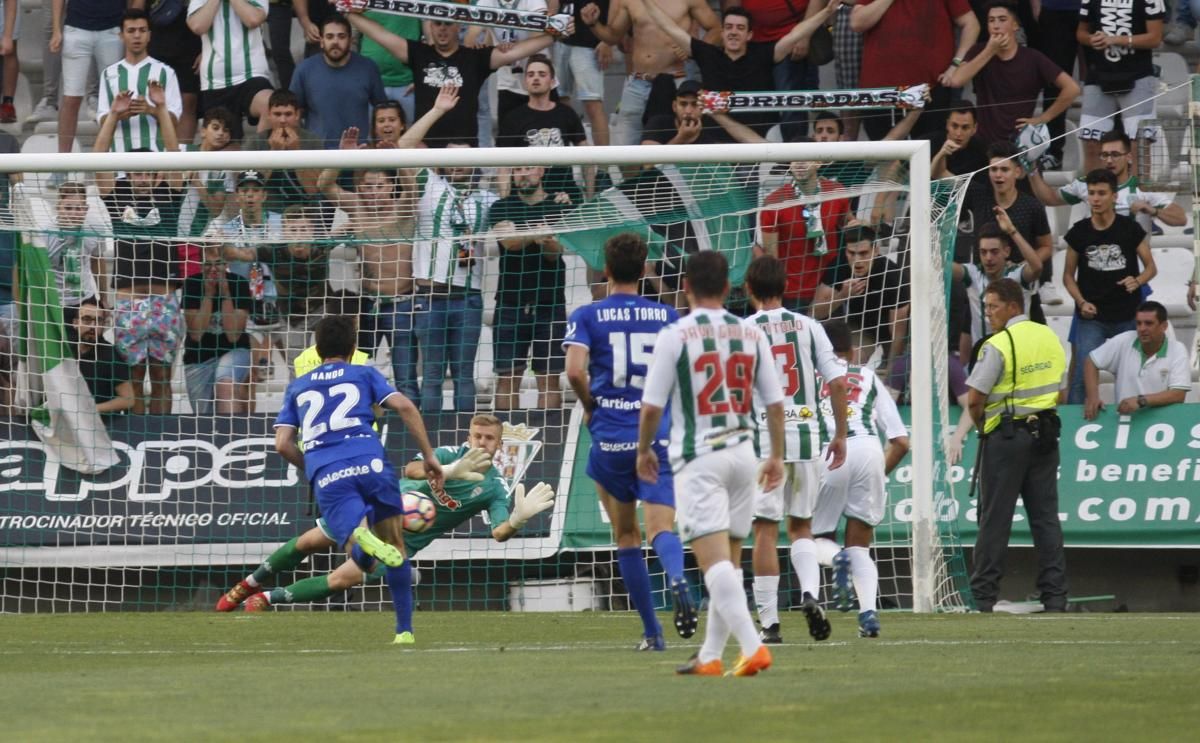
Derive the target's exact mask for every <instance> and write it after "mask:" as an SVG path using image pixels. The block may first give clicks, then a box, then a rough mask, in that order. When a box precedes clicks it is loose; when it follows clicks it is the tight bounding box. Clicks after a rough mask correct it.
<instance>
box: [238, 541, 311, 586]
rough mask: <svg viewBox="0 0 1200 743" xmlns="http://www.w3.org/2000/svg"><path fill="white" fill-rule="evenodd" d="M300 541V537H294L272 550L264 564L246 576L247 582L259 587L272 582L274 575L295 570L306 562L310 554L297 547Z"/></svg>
mask: <svg viewBox="0 0 1200 743" xmlns="http://www.w3.org/2000/svg"><path fill="white" fill-rule="evenodd" d="M299 541H300V537H292V538H291V539H290V540H289V541H288V543H287V544H285V545H283V546H282V547H280V548H279V549H277V550H275V551H274V552H272V553H271V554H270V555H269V556H268V557H267V559H265V560H263V563H262V565H259V566H258V568H256V569H255V571H254V572H253V573H251V574H250V576H249V577H248V578H246V582H247V583H249V584H250V585H251V586H253V587H255V588H257V587H259V586H261V585H265V584H267V583H270V582H271V581H272V580H273V579H274V576H276V575H278V574H279V573H282V572H285V571H288V570H295V569H296V568H297V567H299V565H300V563H302V562H304V560H305V558H307V557H308V555H306V554H304V553H303V552H301V551H300V550H298V549H296V543H297V542H299Z"/></svg>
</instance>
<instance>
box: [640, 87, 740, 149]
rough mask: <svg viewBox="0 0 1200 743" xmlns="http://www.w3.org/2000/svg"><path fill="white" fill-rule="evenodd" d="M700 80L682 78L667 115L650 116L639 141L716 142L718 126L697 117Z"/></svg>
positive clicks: (652, 142)
mask: <svg viewBox="0 0 1200 743" xmlns="http://www.w3.org/2000/svg"><path fill="white" fill-rule="evenodd" d="M700 90H701V86H700V83H698V82H696V81H695V80H684V81H683V82H682V83H680V84H679V87H678V88H676V89H675V99H674V100H673V101H671V111H672V112H673V113H672V114H670V115H667V114H661V115H658V116H651V117H650V119H649V120H648V121H647V122H646V129H645V131H644V132H642V144H716V143H718V142H721V141H722V140H721V135H720V134H718V131H719V130H718V129H717V128H716V127H712V126H704V123H703V121H702V120H701V117H700Z"/></svg>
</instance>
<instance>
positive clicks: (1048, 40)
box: [1030, 0, 1087, 170]
mask: <svg viewBox="0 0 1200 743" xmlns="http://www.w3.org/2000/svg"><path fill="white" fill-rule="evenodd" d="M1079 5H1080V0H1041V11H1040V12H1039V13H1038V15H1037V28H1038V34H1037V39H1036V40H1033V41H1031V43H1030V45H1031V46H1033V47H1034V48H1035V49H1037V50H1038V51H1039V52H1041V53H1042V54H1045V55H1046V56H1047V57H1049V58H1050V61H1051V62H1053V63H1054V64H1055V65H1057V66H1058V68H1059V69H1060V70H1062V71H1063V72H1065V73H1067V74H1068V75H1071V76H1072V78H1073V79H1080V78H1082V77H1083V75H1084V73H1085V72H1086V69H1087V68H1086V65H1085V64H1084V63H1083V50H1082V49H1081V48H1080V46H1079V42H1078V41H1076V40H1075V28H1076V27H1077V26H1078V25H1079ZM1077 62H1078V64H1079V74H1078V75H1075V74H1074V72H1075V65H1076V63H1077ZM1057 96H1058V87H1057V86H1050V87H1047V88H1046V89H1044V90H1043V91H1042V108H1046V107H1047V106H1048V104H1049V103H1050V101H1052V100H1054V98H1056V97H1057ZM1048 126H1049V127H1050V149H1048V150H1047V151H1046V154H1045V155H1042V158H1041V165H1042V167H1043V168H1044V169H1045V170H1059V169H1061V168H1062V163H1063V146H1064V145H1065V144H1066V143H1067V138H1066V137H1065V136H1063V135H1064V134H1065V133H1066V131H1067V114H1066V112H1065V111H1064V112H1062V113H1060V114H1059V115H1058V116H1055V117H1054V118H1053V119H1051V120H1050V122H1049V124H1048ZM1073 145H1074V143H1072V146H1073Z"/></svg>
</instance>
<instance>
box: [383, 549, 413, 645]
mask: <svg viewBox="0 0 1200 743" xmlns="http://www.w3.org/2000/svg"><path fill="white" fill-rule="evenodd" d="M412 577H413V576H412V562H410V561H408V560H405V561H404V564H403V565H401V566H400V567H398V568H388V569H387V584H388V588H389V589H390V590H391V592H392V608H394V609H395V610H396V634H400V633H401V632H412V615H413V589H412Z"/></svg>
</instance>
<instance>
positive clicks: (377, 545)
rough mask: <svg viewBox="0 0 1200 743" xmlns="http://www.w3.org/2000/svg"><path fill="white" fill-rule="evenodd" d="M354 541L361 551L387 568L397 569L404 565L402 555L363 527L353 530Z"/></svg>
mask: <svg viewBox="0 0 1200 743" xmlns="http://www.w3.org/2000/svg"><path fill="white" fill-rule="evenodd" d="M354 541H355V542H357V543H358V545H359V546H360V547H362V551H363V552H365V553H367V554H368V555H370V556H371V557H374V558H375V559H376V560H379V561H380V562H382V563H383V564H384V565H387V566H388V567H389V568H398V567H400V566H401V565H403V564H404V553H403V552H401V551H400V550H398V549H396V548H395V547H394V546H392V545H390V544H388V543H387V542H385V541H383V540H382V539H380V538H379V537H377V536H375V534H374V532H372V531H371V530H370V529H368V528H367V527H365V526H360V527H358V528H357V529H355V530H354Z"/></svg>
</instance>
